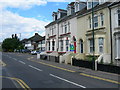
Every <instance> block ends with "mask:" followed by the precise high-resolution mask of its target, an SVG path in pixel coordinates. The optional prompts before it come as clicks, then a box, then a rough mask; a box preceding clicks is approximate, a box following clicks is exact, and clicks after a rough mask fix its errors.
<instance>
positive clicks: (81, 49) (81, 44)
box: [80, 40, 83, 53]
mask: <svg viewBox="0 0 120 90" xmlns="http://www.w3.org/2000/svg"><path fill="white" fill-rule="evenodd" d="M80 53H83V40H80Z"/></svg>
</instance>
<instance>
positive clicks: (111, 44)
mask: <svg viewBox="0 0 120 90" xmlns="http://www.w3.org/2000/svg"><path fill="white" fill-rule="evenodd" d="M108 8H109V14H110V40H111V63H113V60H112V59H113V40H112V23H111V21H112V20H111V9H110V7H108Z"/></svg>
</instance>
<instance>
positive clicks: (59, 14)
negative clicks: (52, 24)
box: [57, 11, 61, 19]
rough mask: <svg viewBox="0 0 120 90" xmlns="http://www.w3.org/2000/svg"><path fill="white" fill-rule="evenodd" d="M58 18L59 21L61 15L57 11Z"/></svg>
mask: <svg viewBox="0 0 120 90" xmlns="http://www.w3.org/2000/svg"><path fill="white" fill-rule="evenodd" d="M57 15H58V17H57V19H59V18H60V16H61V13H60V12H59V11H58V14H57Z"/></svg>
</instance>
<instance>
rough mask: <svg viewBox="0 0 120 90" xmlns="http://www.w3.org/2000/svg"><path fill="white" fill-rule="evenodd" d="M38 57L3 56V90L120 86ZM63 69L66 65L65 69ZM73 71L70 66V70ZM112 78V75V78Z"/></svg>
mask: <svg viewBox="0 0 120 90" xmlns="http://www.w3.org/2000/svg"><path fill="white" fill-rule="evenodd" d="M35 58H36V56H32V55H29V54H19V53H2V61H3V63H4V64H5V65H3V66H2V74H1V75H0V78H2V87H3V88H24V89H25V88H29V89H30V90H31V89H32V88H118V87H119V85H120V83H119V82H117V81H114V80H110V79H104V78H100V77H95V76H90V75H87V74H85V73H82V72H81V71H80V70H79V72H76V71H74V70H71V69H66V68H64V67H60V65H61V64H58V63H54V65H52V64H51V62H50V61H47V62H43V60H35ZM61 66H62V65H61ZM69 67H70V66H69ZM110 76H111V75H110Z"/></svg>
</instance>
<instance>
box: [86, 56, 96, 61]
mask: <svg viewBox="0 0 120 90" xmlns="http://www.w3.org/2000/svg"><path fill="white" fill-rule="evenodd" d="M97 58H98V56H94V60H96V59H97ZM85 60H88V61H93V55H88V56H86V58H85Z"/></svg>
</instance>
